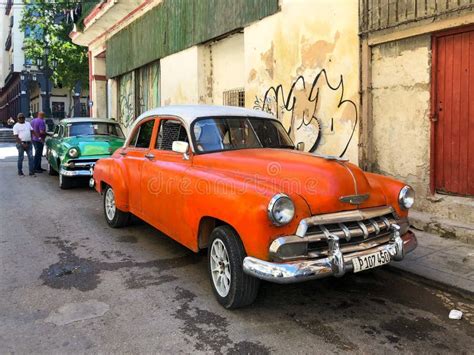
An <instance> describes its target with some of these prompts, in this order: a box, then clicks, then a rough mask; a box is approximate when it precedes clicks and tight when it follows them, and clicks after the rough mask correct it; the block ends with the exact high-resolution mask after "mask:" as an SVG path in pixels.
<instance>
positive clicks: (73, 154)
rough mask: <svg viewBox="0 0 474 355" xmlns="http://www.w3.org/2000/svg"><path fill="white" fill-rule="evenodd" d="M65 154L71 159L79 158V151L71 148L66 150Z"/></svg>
mask: <svg viewBox="0 0 474 355" xmlns="http://www.w3.org/2000/svg"><path fill="white" fill-rule="evenodd" d="M67 154H68V155H69V156H70V157H71V158H77V157H78V156H79V150H78V149H76V148H71V149H69V150H68V152H67Z"/></svg>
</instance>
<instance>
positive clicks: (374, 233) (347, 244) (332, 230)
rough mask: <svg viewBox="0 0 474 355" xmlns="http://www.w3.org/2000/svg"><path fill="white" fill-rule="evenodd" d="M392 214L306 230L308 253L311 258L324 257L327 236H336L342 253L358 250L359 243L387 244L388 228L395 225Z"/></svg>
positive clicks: (323, 225)
mask: <svg viewBox="0 0 474 355" xmlns="http://www.w3.org/2000/svg"><path fill="white" fill-rule="evenodd" d="M396 222H397V220H396V219H395V217H394V215H393V214H392V213H388V214H385V215H382V216H376V217H373V218H370V219H365V220H362V221H349V222H344V223H337V224H336V223H332V224H321V225H317V226H312V227H310V228H308V231H307V232H306V235H307V236H310V239H311V240H312V241H311V242H309V243H308V253H310V254H311V255H313V256H324V255H326V254H327V251H328V243H327V240H326V239H327V236H328V235H329V234H331V235H336V236H337V237H338V238H339V245H340V247H341V250H342V252H343V253H344V252H352V251H356V250H358V249H359V248H356V246H357V245H359V244H361V243H369V244H371V245H372V244H374V243H377V244H383V243H386V242H388V239H389V238H388V237H389V235H390V232H391V230H390V226H391V225H392V224H394V223H396Z"/></svg>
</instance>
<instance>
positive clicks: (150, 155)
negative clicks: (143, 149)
mask: <svg viewBox="0 0 474 355" xmlns="http://www.w3.org/2000/svg"><path fill="white" fill-rule="evenodd" d="M145 158H147V159H150V160H153V159H155V156H154V155H153V154H151V153H148V154H145Z"/></svg>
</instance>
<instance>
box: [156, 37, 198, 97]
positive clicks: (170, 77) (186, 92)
mask: <svg viewBox="0 0 474 355" xmlns="http://www.w3.org/2000/svg"><path fill="white" fill-rule="evenodd" d="M199 57H200V56H199V48H198V47H197V46H194V47H191V48H188V49H186V50H184V51H181V52H179V53H175V54H172V55H170V56H167V57H165V58H163V59H162V60H161V62H160V65H161V105H162V106H165V105H171V104H196V103H199V74H198V64H199Z"/></svg>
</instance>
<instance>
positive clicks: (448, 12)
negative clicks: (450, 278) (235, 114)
mask: <svg viewBox="0 0 474 355" xmlns="http://www.w3.org/2000/svg"><path fill="white" fill-rule="evenodd" d="M473 23H474V13H473V5H472V4H471V2H470V1H469V0H459V1H458V0H448V1H446V0H443V1H441V0H437V1H436V0H426V1H419V0H404V1H393V0H379V1H368V0H360V1H358V0H318V1H315V0H260V1H257V0H252V1H244V0H233V1H231V0H220V1H216V0H202V1H186V0H182V1H175V0H144V1H138V0H137V1H120V0H119V1H112V0H104V1H100V2H97V4H96V5H95V6H90V8H89V9H88V11H87V12H86V13H84V16H83V20H82V23H81V25H82V30H81V31H78V32H74V33H72V34H71V37H72V38H73V42H75V43H78V44H81V45H84V46H87V47H88V49H89V58H90V88H91V97H92V100H93V101H94V106H93V108H92V114H93V115H94V116H104V115H106V116H110V117H115V118H116V119H117V120H118V121H119V122H120V123H121V124H122V126H123V127H124V129H125V130H127V129H128V127H130V125H131V123H132V122H133V121H134V120H135V118H136V117H138V115H139V114H140V113H142V112H144V111H145V110H147V109H150V108H153V107H156V106H160V105H169V104H183V103H184V104H191V103H206V104H227V105H238V106H245V107H248V108H254V109H257V110H267V111H270V112H272V113H273V114H275V115H276V116H277V117H278V118H279V119H280V120H281V121H282V123H283V124H284V126H285V128H286V129H287V130H288V132H289V133H290V135H291V137H292V138H293V140H294V141H295V143H298V142H304V144H305V150H307V151H310V152H315V153H323V154H331V155H338V156H344V157H346V158H348V159H349V160H350V161H352V162H354V163H356V164H359V165H360V166H361V167H363V168H364V169H366V170H369V171H374V172H378V173H382V174H385V175H389V176H393V177H396V178H398V179H401V180H403V181H406V182H407V183H410V184H411V185H413V186H414V187H415V189H416V191H417V193H418V199H417V203H416V209H417V211H418V212H415V213H413V216H414V221H415V223H416V224H417V225H418V226H419V227H420V228H423V229H429V230H433V229H434V230H436V231H438V232H440V233H442V234H444V235H446V236H451V235H454V234H455V235H457V236H459V237H461V238H463V239H465V240H470V241H471V240H474V239H473V237H472V236H473V229H472V225H473V224H474V220H473V218H474V213H472V210H473V207H474V201H473V198H472V196H473V195H474V192H473V190H472V189H473V188H474V170H473V169H474V168H473V161H474V159H473V158H474V157H470V155H469V154H471V155H472V152H473V150H472V149H469V148H466V147H472V146H473V141H472V139H473V137H474V135H473V133H472V130H471V129H470V128H469V127H474V124H473V123H472V118H473V117H474V114H473V112H474V111H473V108H472V107H473V106H472V105H473V104H472V103H473V102H474V97H472V96H466V95H471V94H466V93H467V92H469V93H474V90H470V91H469V90H468V88H469V87H470V86H471V85H472V84H471V82H474V81H472V78H474V77H471V76H470V75H474V70H473V69H472V68H474V63H472V58H474V52H473V50H474V42H473V39H474V36H473V35H472V27H470V25H472V24H473ZM452 31H454V32H452ZM446 41H448V42H446ZM440 48H441V49H440ZM448 48H449V49H450V50H451V52H450V54H449V55H448V54H446V53H447V52H446V50H447V49H448ZM439 53H442V54H439ZM447 55H448V56H447ZM443 56H444V57H443ZM446 56H447V57H446ZM440 58H441V59H440ZM447 58H449V60H448V59H447ZM453 63H454V64H453ZM443 66H444V69H441V68H443ZM446 66H448V67H446ZM446 68H457V69H459V70H458V71H457V72H454V71H453V72H449V73H448V74H446V70H448V69H446ZM461 68H462V69H461ZM440 70H441V71H443V70H444V71H443V72H442V73H441V72H439V71H440ZM449 70H451V69H449ZM449 70H448V71H449ZM447 75H448V76H447ZM438 77H440V78H441V79H437V80H434V79H433V78H438ZM448 77H449V78H451V79H450V80H451V81H452V82H453V83H456V84H453V85H454V86H452V87H451V86H450V89H449V90H450V91H442V92H443V94H442V95H448V96H446V97H449V101H450V102H451V103H450V105H451V106H449V112H451V113H452V115H451V116H449V122H455V123H453V126H449V127H450V128H447V127H446V126H445V125H444V123H443V126H442V128H439V127H441V124H440V122H444V121H445V120H446V118H445V116H443V115H444V114H445V113H440V112H446V106H444V105H445V103H444V101H445V100H446V97H444V96H443V100H442V102H443V103H442V104H440V103H439V102H440V100H439V98H440V97H442V95H441V94H440V92H441V91H439V90H445V89H443V87H440V85H441V84H439V83H441V82H444V81H445V80H447V79H446V78H448ZM466 78H471V79H466ZM435 83H438V84H435ZM436 85H438V86H436ZM437 90H438V91H437ZM461 92H463V93H464V94H462V95H459V93H461ZM440 95H441V96H440ZM459 97H460V98H459ZM456 105H457V106H456ZM455 106H456V107H457V108H456V109H454V107H455ZM443 110H444V111H443ZM456 110H459V114H458V111H456ZM454 116H456V118H454ZM446 117H447V116H446ZM466 122H468V124H467V123H466ZM450 124H451V123H450ZM451 127H458V128H457V131H456V130H454V129H453V128H451ZM467 132H469V133H467ZM448 133H449V134H450V135H451V136H450V138H449V144H450V145H449V147H452V146H453V145H456V144H458V143H453V142H459V144H458V145H457V146H458V147H459V148H456V149H458V150H454V148H453V150H448V148H446V147H448V145H447V143H446V142H448V140H443V139H444V137H445V135H446V134H448ZM461 136H462V137H461ZM441 137H442V138H441ZM446 139H448V138H446ZM442 140H443V142H444V143H442V144H444V146H443V147H445V148H439V147H440V146H441V143H439V142H441V141H442ZM437 147H438V148H437ZM436 149H438V150H436ZM457 154H458V155H459V158H456V156H457ZM454 162H456V163H454ZM453 169H455V170H456V173H455V174H457V175H452V176H456V178H455V179H454V180H453V179H451V178H450V176H451V175H450V174H454V173H453ZM458 172H459V173H458ZM461 172H462V173H461ZM454 195H456V196H454ZM440 220H442V221H443V223H441V222H440ZM444 221H445V222H446V223H444ZM441 224H442V225H443V226H444V227H443V228H444V229H443V228H441V227H440V225H441Z"/></svg>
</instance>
